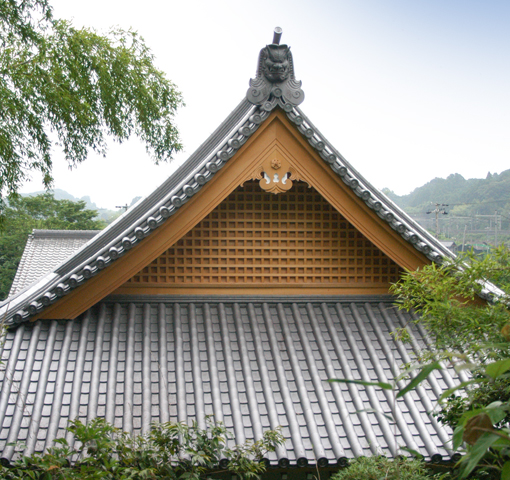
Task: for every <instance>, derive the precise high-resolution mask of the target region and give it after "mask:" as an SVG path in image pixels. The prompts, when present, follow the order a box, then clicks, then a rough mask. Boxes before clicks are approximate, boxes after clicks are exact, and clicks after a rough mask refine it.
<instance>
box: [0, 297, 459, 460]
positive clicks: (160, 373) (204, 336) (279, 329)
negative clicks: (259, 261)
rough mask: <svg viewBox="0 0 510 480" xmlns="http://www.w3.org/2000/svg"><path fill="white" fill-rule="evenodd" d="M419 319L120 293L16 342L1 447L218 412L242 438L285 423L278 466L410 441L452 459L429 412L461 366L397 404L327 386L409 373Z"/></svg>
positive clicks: (295, 302)
mask: <svg viewBox="0 0 510 480" xmlns="http://www.w3.org/2000/svg"><path fill="white" fill-rule="evenodd" d="M409 320H410V317H409V314H406V313H402V312H400V311H398V310H396V308H395V307H394V306H393V305H392V298H391V297H389V296H380V297H359V296H358V297H350V298H349V297H345V298H342V299H341V300H339V299H338V297H336V298H332V297H322V298H320V299H319V298H318V297H310V298H306V297H299V298H296V299H292V298H287V299H279V300H278V299H274V298H271V299H269V298H266V299H264V298H250V297H248V298H237V299H233V298H221V297H220V298H215V299H213V298H210V299H207V298H199V297H194V298H193V297H181V298H179V297H174V298H171V297H164V296H161V297H158V296H152V297H111V298H107V299H106V300H104V301H103V302H101V303H100V304H98V305H97V306H96V307H94V308H92V309H90V310H89V311H87V312H86V313H85V314H83V315H82V316H81V317H79V318H78V319H76V320H71V321H60V322H59V321H55V320H54V321H37V322H35V323H34V324H30V323H28V324H26V323H24V324H21V325H19V326H18V327H16V329H14V330H12V331H9V332H8V333H7V337H6V341H5V344H4V345H3V353H2V358H3V359H4V362H5V368H4V369H2V370H1V371H0V375H1V376H2V389H1V393H0V427H1V429H0V451H1V450H3V454H2V456H3V457H6V458H12V457H13V456H15V455H16V452H18V453H19V452H24V453H25V454H30V453H32V452H34V451H41V450H43V449H45V448H48V447H49V446H50V445H51V444H52V441H53V440H54V439H55V438H58V437H61V436H63V435H67V437H68V439H69V440H70V441H72V438H71V437H70V435H69V434H68V433H67V434H66V433H65V431H64V428H65V426H66V424H67V421H68V419H74V418H80V419H81V420H83V421H86V420H90V419H92V418H94V417H96V416H100V417H105V418H106V420H108V421H109V422H111V423H113V424H115V425H116V426H117V427H119V428H122V429H123V430H125V431H128V432H137V433H139V432H145V431H147V429H148V428H149V426H150V423H151V422H153V421H159V422H166V421H169V420H171V421H182V422H189V421H191V420H197V421H198V423H199V425H202V426H203V425H204V418H205V415H214V417H215V418H216V420H221V421H222V422H224V423H225V425H226V426H227V427H228V429H229V430H230V431H231V432H232V433H233V434H234V436H235V441H236V442H243V441H244V440H245V439H251V438H255V439H257V438H260V436H261V434H262V432H263V431H264V430H266V429H269V428H276V427H277V426H279V425H281V426H282V427H283V433H284V435H285V438H286V444H285V446H284V447H282V448H280V449H279V450H278V451H277V452H276V454H275V455H273V456H272V457H271V458H270V460H271V463H272V464H277V463H278V461H280V464H281V465H283V464H285V463H286V460H285V459H287V460H288V461H290V463H291V464H296V463H298V462H301V463H304V462H305V461H308V462H310V463H313V462H314V459H317V460H319V459H327V460H328V461H329V463H330V464H331V463H336V462H337V461H338V460H339V459H341V458H344V457H347V458H352V457H355V456H360V455H370V454H375V453H382V454H385V455H389V456H394V455H396V454H398V453H399V447H402V446H407V447H409V448H412V449H414V450H418V451H420V452H421V453H422V454H423V455H425V457H427V458H430V457H431V456H432V455H435V454H442V455H447V456H449V455H450V453H451V452H450V451H448V450H447V449H446V448H445V447H444V444H445V442H446V441H447V440H448V434H447V433H448V432H447V431H445V429H444V428H442V427H441V426H440V425H439V424H438V423H437V422H436V420H435V419H434V418H433V417H432V416H431V415H430V414H429V412H430V411H431V410H432V409H433V408H434V405H435V400H436V399H437V397H438V396H439V395H440V394H441V392H442V391H443V390H444V389H445V388H447V387H450V386H452V382H453V381H452V378H451V376H450V372H449V371H447V370H443V371H441V372H436V373H435V374H434V375H432V376H431V377H430V378H429V381H428V382H425V383H424V384H422V385H421V386H420V387H419V388H417V389H416V390H415V391H412V392H411V393H409V394H407V395H406V396H405V397H404V398H403V399H400V400H398V401H397V402H396V403H395V408H394V402H393V397H392V393H391V392H388V391H382V390H377V389H376V388H373V387H368V388H365V387H360V386H357V385H354V384H349V385H347V384H340V383H328V382H327V380H328V379H329V378H348V379H362V380H367V381H387V380H389V379H392V378H393V377H394V376H396V375H397V374H398V373H399V366H400V365H402V364H403V363H406V362H408V361H410V359H411V358H413V355H414V353H416V352H417V351H418V350H419V348H420V345H423V342H424V341H425V340H424V334H423V332H422V331H421V330H418V329H416V328H414V327H413V330H412V343H411V344H408V345H403V344H401V343H399V342H396V341H395V340H394V339H393V338H392V337H391V335H389V332H390V331H393V330H394V329H395V328H396V326H404V325H408V323H409ZM388 415H391V416H393V417H394V418H395V420H396V423H395V424H394V425H393V424H391V422H390V421H389V420H388V418H387V416H388ZM15 440H18V441H19V442H20V443H19V445H18V446H17V447H13V446H8V445H7V444H8V443H10V442H12V441H15ZM300 459H301V460H300ZM305 459H306V460H305ZM321 461H322V462H325V460H321Z"/></svg>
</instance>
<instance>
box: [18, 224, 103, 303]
mask: <svg viewBox="0 0 510 480" xmlns="http://www.w3.org/2000/svg"><path fill="white" fill-rule="evenodd" d="M98 232H99V230H37V229H35V230H33V231H32V233H31V234H30V235H29V236H28V239H27V243H26V245H25V249H24V250H23V256H22V257H21V260H20V263H19V266H18V270H17V271H16V276H15V277H14V281H13V282H12V286H11V290H10V292H9V296H13V295H15V294H17V293H18V292H21V291H22V290H24V289H25V288H26V287H29V286H30V285H32V284H33V283H34V282H35V281H37V280H39V279H40V278H41V277H43V276H44V275H46V274H47V273H49V272H51V271H53V270H54V269H55V267H57V266H58V265H60V264H61V263H62V262H63V261H64V260H65V259H66V258H68V257H70V256H71V255H73V254H74V253H75V252H76V251H77V250H79V249H80V248H81V247H82V246H83V245H85V243H87V242H88V241H89V240H90V239H91V238H93V237H94V236H95V235H97V233H98Z"/></svg>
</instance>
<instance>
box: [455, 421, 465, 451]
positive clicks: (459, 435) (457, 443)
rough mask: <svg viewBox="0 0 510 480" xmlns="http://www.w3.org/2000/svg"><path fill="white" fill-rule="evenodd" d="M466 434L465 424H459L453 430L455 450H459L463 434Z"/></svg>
mask: <svg viewBox="0 0 510 480" xmlns="http://www.w3.org/2000/svg"><path fill="white" fill-rule="evenodd" d="M463 435H464V425H459V426H457V428H456V429H455V430H454V431H453V436H452V443H453V450H454V451H457V450H458V449H459V447H460V446H461V445H462V436H463Z"/></svg>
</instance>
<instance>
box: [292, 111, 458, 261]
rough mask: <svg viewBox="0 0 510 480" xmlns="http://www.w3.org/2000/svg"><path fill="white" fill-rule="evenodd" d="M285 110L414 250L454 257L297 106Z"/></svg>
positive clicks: (435, 257)
mask: <svg viewBox="0 0 510 480" xmlns="http://www.w3.org/2000/svg"><path fill="white" fill-rule="evenodd" d="M286 113H287V116H288V118H289V119H290V120H291V121H292V122H294V123H295V124H296V126H297V128H298V130H299V131H300V132H301V134H302V135H303V136H304V137H305V138H306V139H307V140H308V143H309V144H310V145H311V146H312V147H313V148H314V149H315V150H316V151H317V153H318V154H319V155H320V157H321V158H322V159H323V160H324V161H325V162H326V163H328V164H329V166H330V168H331V170H332V171H333V172H334V173H335V174H336V175H338V176H339V177H340V178H341V179H342V180H343V182H344V183H345V184H346V185H347V186H348V187H350V188H351V190H353V192H354V193H355V194H356V195H357V196H358V197H360V198H361V199H362V200H363V201H364V202H365V204H366V205H367V206H368V207H369V208H370V209H372V210H374V211H375V212H376V213H377V215H378V216H379V217H380V218H382V219H383V220H385V221H386V223H388V225H390V227H391V228H392V229H393V230H395V231H397V232H398V233H399V234H400V235H401V236H402V238H404V239H405V240H406V241H407V242H409V243H411V244H412V245H413V246H414V248H415V249H416V250H418V251H420V252H422V253H423V254H424V255H425V256H426V257H427V258H428V259H429V260H432V261H433V262H436V263H441V262H442V260H443V258H444V257H450V258H454V257H455V255H454V254H453V253H452V252H451V251H450V250H448V249H447V248H445V247H444V246H443V245H442V244H441V243H440V242H439V241H438V240H437V239H436V238H434V237H433V236H432V235H430V233H428V232H427V231H426V230H425V229H424V228H422V227H421V226H420V225H419V224H418V223H416V222H415V221H414V220H413V219H412V218H410V217H409V216H408V215H407V214H406V213H405V212H404V211H403V210H402V209H401V208H400V207H398V206H397V205H396V204H395V203H394V202H392V201H391V200H390V199H389V198H388V197H387V196H386V195H384V193H382V192H381V191H379V190H378V189H377V188H375V187H374V186H372V185H371V184H370V182H368V181H367V180H366V179H365V178H364V177H363V175H361V174H360V173H359V172H358V171H357V170H356V169H355V168H353V167H352V165H351V164H350V163H349V162H348V161H347V160H346V159H345V158H344V157H343V156H342V154H341V153H340V152H338V150H336V148H335V147H333V145H331V143H330V142H328V140H326V138H325V137H324V136H323V135H322V134H321V133H320V131H319V130H318V128H317V127H315V125H313V123H312V122H311V121H310V120H309V119H308V117H307V116H306V115H305V114H304V113H303V112H302V111H301V109H300V108H298V107H295V108H294V109H293V110H292V111H290V112H286Z"/></svg>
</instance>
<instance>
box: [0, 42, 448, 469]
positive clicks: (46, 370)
mask: <svg viewBox="0 0 510 480" xmlns="http://www.w3.org/2000/svg"><path fill="white" fill-rule="evenodd" d="M275 64H276V65H275ZM287 68H288V69H289V70H288V71H287V70H286V69H287ZM300 87H301V83H300V82H298V81H296V80H295V78H294V72H293V63H292V57H291V56H290V51H289V49H288V48H287V47H286V46H279V45H276V46H275V45H272V46H268V47H266V49H263V51H262V52H261V56H260V58H259V68H258V70H257V77H256V78H255V79H253V80H252V81H251V82H250V89H249V90H248V94H247V98H246V99H244V100H242V101H241V102H240V104H239V105H238V106H237V107H236V109H235V110H234V111H233V112H232V113H231V114H230V115H229V116H228V118H227V119H226V120H225V121H224V122H223V123H222V124H221V125H220V126H219V127H218V129H217V130H216V131H215V132H214V133H213V134H212V135H211V136H210V137H209V139H208V140H207V141H206V142H205V143H204V144H203V145H202V146H201V147H200V148H199V149H198V150H197V151H196V152H195V153H194V154H193V155H191V157H190V158H189V159H188V160H187V161H186V162H185V163H184V164H183V165H182V166H181V167H180V168H179V169H178V170H177V171H176V172H175V173H174V174H172V175H171V176H170V177H169V178H168V179H167V180H166V181H165V182H164V183H163V184H162V185H161V186H160V187H159V188H158V189H156V190H155V191H154V192H153V193H152V194H151V195H149V196H148V197H147V198H145V199H143V200H141V201H139V202H138V203H137V204H136V205H134V206H133V207H132V208H131V209H129V210H128V211H127V212H125V213H124V214H123V215H122V216H121V217H119V218H118V219H117V220H116V221H115V222H114V223H112V224H111V225H110V226H109V227H107V228H106V229H105V230H103V231H101V232H99V233H98V234H97V235H95V236H94V237H93V238H91V239H90V240H89V241H88V242H87V243H85V244H84V245H83V246H81V247H80V248H79V249H78V250H77V251H75V252H74V253H73V254H71V255H70V256H69V258H68V259H66V260H65V261H64V262H62V263H60V264H59V265H57V266H55V267H52V268H51V271H49V272H48V273H46V274H45V275H44V276H43V277H42V278H40V279H39V280H38V281H36V283H34V284H32V285H30V286H27V287H26V288H25V289H24V290H22V291H19V292H18V293H16V294H15V295H13V296H11V297H10V298H9V299H8V300H7V301H6V302H4V303H3V304H2V305H1V306H0V315H2V318H5V319H6V320H7V322H8V323H9V324H11V325H17V328H15V329H14V328H13V329H10V330H9V331H8V332H7V334H6V340H5V343H4V344H3V345H2V346H0V348H2V349H3V351H2V354H3V358H4V359H5V364H6V368H5V370H2V371H0V374H1V375H3V378H2V388H1V392H0V448H4V450H3V456H4V457H6V458H12V456H13V455H14V454H15V448H16V447H14V446H11V445H9V444H10V442H12V441H15V440H22V441H25V446H20V447H19V448H20V451H23V452H24V453H25V454H30V453H32V452H34V451H42V450H44V449H46V448H48V447H49V446H51V445H52V443H53V441H54V440H55V438H58V437H59V436H62V435H68V439H69V441H70V442H72V441H73V439H72V435H70V434H66V433H65V432H64V428H65V426H66V425H67V421H68V420H69V419H73V418H76V417H78V418H80V419H82V420H90V419H92V418H95V417H98V416H99V417H105V418H106V420H107V421H109V422H111V423H114V424H115V425H116V426H118V427H120V428H122V429H123V430H125V431H127V432H136V433H140V432H145V431H147V429H148V428H149V425H150V423H151V422H152V421H162V422H165V421H168V420H174V421H189V420H192V419H193V420H196V421H197V422H199V424H200V422H202V423H203V422H204V419H205V415H214V416H215V418H216V419H217V420H223V421H224V422H225V424H226V426H227V427H228V428H229V429H231V430H233V433H234V437H235V441H236V442H237V443H242V442H243V441H244V440H245V439H246V438H255V439H258V438H260V434H261V431H262V430H263V429H267V428H275V427H277V426H278V425H282V426H283V433H284V435H285V438H286V440H287V442H286V444H285V446H284V447H281V448H280V449H279V450H278V451H277V452H276V454H275V455H273V457H272V458H271V461H272V462H271V463H272V465H273V466H274V465H279V466H280V467H284V466H287V465H288V464H289V462H290V463H291V464H297V465H304V464H306V463H307V462H310V463H312V462H316V463H317V464H318V465H319V466H324V465H325V464H327V463H328V462H329V463H330V464H331V463H334V462H336V461H338V460H341V461H343V460H342V459H344V458H345V457H347V458H352V457H356V456H359V455H366V454H369V453H382V454H387V455H396V454H398V453H399V448H400V447H401V446H406V447H408V448H412V449H413V450H418V451H420V452H421V453H422V454H423V455H425V456H426V457H427V458H431V457H434V455H436V454H445V453H448V454H449V453H451V452H449V451H448V448H447V447H445V446H444V443H445V442H446V441H447V439H448V435H447V433H446V430H445V429H444V428H443V427H442V426H441V425H439V424H438V423H437V421H436V420H435V419H434V418H433V417H432V416H431V415H429V412H430V411H431V410H432V408H433V402H434V401H435V400H436V399H437V398H438V396H439V395H440V394H441V393H442V391H444V389H445V388H447V387H451V386H452V385H453V384H452V379H451V375H450V374H451V372H448V371H446V370H445V371H441V372H434V374H433V375H431V376H430V377H429V379H428V382H424V383H423V384H422V385H421V386H420V387H419V388H418V389H416V390H415V391H413V392H410V393H408V394H407V395H406V396H405V397H404V398H403V399H399V400H398V401H397V402H395V399H394V398H393V397H392V396H391V395H392V394H391V393H390V392H388V391H378V390H376V389H374V388H372V387H369V388H367V389H365V388H358V387H357V386H355V385H353V384H350V385H340V384H337V383H336V384H335V383H327V382H326V380H328V379H330V378H347V379H361V380H364V381H385V380H388V379H391V378H393V377H394V376H395V375H396V374H397V373H398V369H399V367H400V365H402V364H403V363H407V362H409V361H410V360H411V358H412V357H413V352H414V353H417V352H418V351H419V349H420V347H421V346H422V345H423V344H426V342H427V337H426V335H425V334H424V332H423V331H421V330H420V329H419V327H416V328H415V327H414V326H412V327H411V326H410V325H412V320H413V317H412V316H411V315H409V314H405V313H402V312H400V311H398V310H397V309H396V308H395V307H394V305H393V304H392V302H393V298H392V297H390V296H388V295H386V296H366V295H356V296H348V295H336V296H327V295H316V296H310V295H308V296H306V295H302V294H301V295H295V296H292V295H282V294H281V293H278V292H277V293H273V292H271V291H265V292H262V290H257V291H260V292H262V293H260V294H256V295H253V294H252V295H250V296H249V297H248V296H246V297H243V296H242V295H235V296H234V295H232V294H231V293H229V290H227V289H225V290H224V291H223V292H221V293H220V294H217V295H210V296H206V295H199V296H179V295H175V294H171V295H161V296H158V295H145V296H142V295H138V296H137V295H126V296H123V297H122V296H121V297H119V296H115V295H111V296H108V295H109V294H110V293H111V292H113V291H114V290H115V289H116V288H117V287H118V286H119V285H122V284H123V283H124V282H125V281H127V280H128V279H129V278H131V277H132V276H133V275H134V274H135V273H137V272H138V271H139V270H140V269H141V268H143V267H145V266H147V264H148V263H150V262H151V261H152V260H153V259H155V258H158V256H159V255H160V254H161V253H162V252H164V251H165V250H166V249H167V248H169V246H171V245H173V243H175V241H177V240H179V239H181V238H182V237H183V235H184V234H186V232H187V231H189V229H191V228H192V227H193V226H194V225H196V222H198V221H200V220H201V219H203V218H204V216H205V215H207V214H208V213H209V212H210V211H212V209H213V208H214V207H215V205H219V203H220V202H221V201H222V200H223V199H225V198H226V197H227V196H228V195H229V194H230V193H231V192H232V191H233V190H235V189H236V188H237V187H238V186H239V185H241V184H243V183H244V182H246V181H247V180H253V179H255V178H257V179H260V182H261V184H260V185H261V187H262V183H263V182H264V181H267V183H268V184H269V183H271V181H272V182H273V183H275V179H274V178H276V175H275V177H274V178H268V175H267V172H266V171H265V170H263V169H261V168H262V167H261V165H262V164H263V165H262V166H264V168H265V165H266V163H265V162H267V161H268V160H269V161H271V162H272V161H273V160H275V162H276V163H275V166H274V167H273V168H275V167H276V168H279V167H278V165H277V163H278V162H279V161H280V160H281V161H282V164H284V163H285V162H288V165H287V168H288V170H287V173H285V176H284V177H283V178H282V179H280V180H282V181H281V184H284V181H283V179H285V181H286V182H287V181H289V182H292V181H294V180H303V181H305V182H307V183H308V184H309V185H311V186H313V187H314V188H315V189H316V190H317V192H318V193H319V194H320V195H322V197H323V198H324V199H326V200H327V202H328V203H329V204H330V205H331V206H332V207H334V208H335V209H336V210H337V211H338V212H340V213H341V214H342V215H343V216H344V217H345V218H346V219H347V220H348V221H349V222H351V224H352V225H353V227H354V228H356V229H358V231H359V232H361V233H363V234H365V233H366V234H367V235H368V236H367V238H368V240H370V241H372V242H373V243H374V245H376V246H377V247H379V248H380V249H381V250H382V251H383V253H387V252H386V250H388V251H389V254H392V255H393V257H391V259H392V260H393V261H395V262H396V263H397V264H398V265H399V266H401V267H403V268H416V267H417V266H421V265H423V264H424V263H426V262H428V261H436V262H440V261H441V260H442V259H443V258H444V257H445V256H449V255H451V253H450V252H449V251H448V250H447V249H445V248H444V247H443V246H442V245H441V244H440V243H439V242H437V241H436V240H435V239H434V238H433V237H431V236H430V235H429V234H428V233H427V232H426V231H425V230H424V229H422V228H421V227H420V226H419V225H418V224H416V223H415V222H414V221H413V220H411V219H410V218H409V217H408V216H407V215H406V214H405V213H404V212H402V211H401V210H400V209H399V208H398V207H396V206H395V205H394V204H393V203H392V202H391V201H390V200H388V199H387V198H386V196H384V195H383V194H382V193H381V192H379V191H378V190H377V189H375V188H374V187H373V186H371V185H370V184H369V183H368V182H367V180H366V179H365V178H364V177H362V176H361V175H360V174H359V173H358V172H357V171H356V170H355V169H354V168H353V167H352V166H351V165H350V164H349V163H348V162H347V161H346V160H345V159H344V158H343V157H342V156H341V154H340V153H339V152H338V151H337V150H336V149H335V148H334V147H333V146H332V145H331V144H330V143H329V142H328V141H327V140H326V139H325V138H324V137H323V136H322V134H321V133H320V132H319V130H318V129H317V128H316V127H315V126H314V125H313V124H312V123H311V121H310V120H309V119H308V118H307V117H306V116H305V115H304V113H303V112H302V110H301V109H300V108H299V104H300V103H301V102H302V101H303V98H304V94H303V92H302V90H301V88H300ZM273 154H274V155H276V157H275V156H273ZM260 162H262V163H260ZM287 168H286V169H287ZM283 170H285V169H283V168H282V171H283ZM274 173H275V172H271V175H273V174H274ZM289 174H290V176H288V175H289ZM264 179H265V180H264ZM276 187H278V188H280V187H281V188H282V189H283V190H285V188H287V187H288V184H287V185H286V186H285V187H282V185H279V186H275V188H276ZM218 191H219V193H217V192H218ZM268 191H271V190H268ZM212 200H214V201H212ZM214 202H216V203H214ZM194 222H195V223H194ZM368 222H371V223H372V224H373V225H375V228H374V229H373V230H370V229H369V228H365V225H364V223H368ZM364 228H365V230H363V229H364ZM386 242H388V243H390V244H391V248H390V247H388V246H387V245H386ZM104 279H106V280H108V281H103V280H104ZM275 291H276V289H275ZM63 305H64V306H65V308H61V307H62V306H63ZM60 319H65V320H67V321H64V322H61V321H59V320H60ZM29 320H35V321H34V322H28V321H29ZM397 325H398V326H402V327H405V328H408V329H413V331H412V332H411V337H412V342H411V343H410V344H408V345H402V344H401V343H399V342H397V341H395V339H394V338H393V337H392V336H391V335H390V334H389V332H391V331H393V330H395V327H396V326H397ZM389 415H392V416H393V417H394V418H395V425H390V424H389V422H388V420H387V417H388V416H389ZM314 459H315V460H314ZM436 459H437V457H436Z"/></svg>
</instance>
